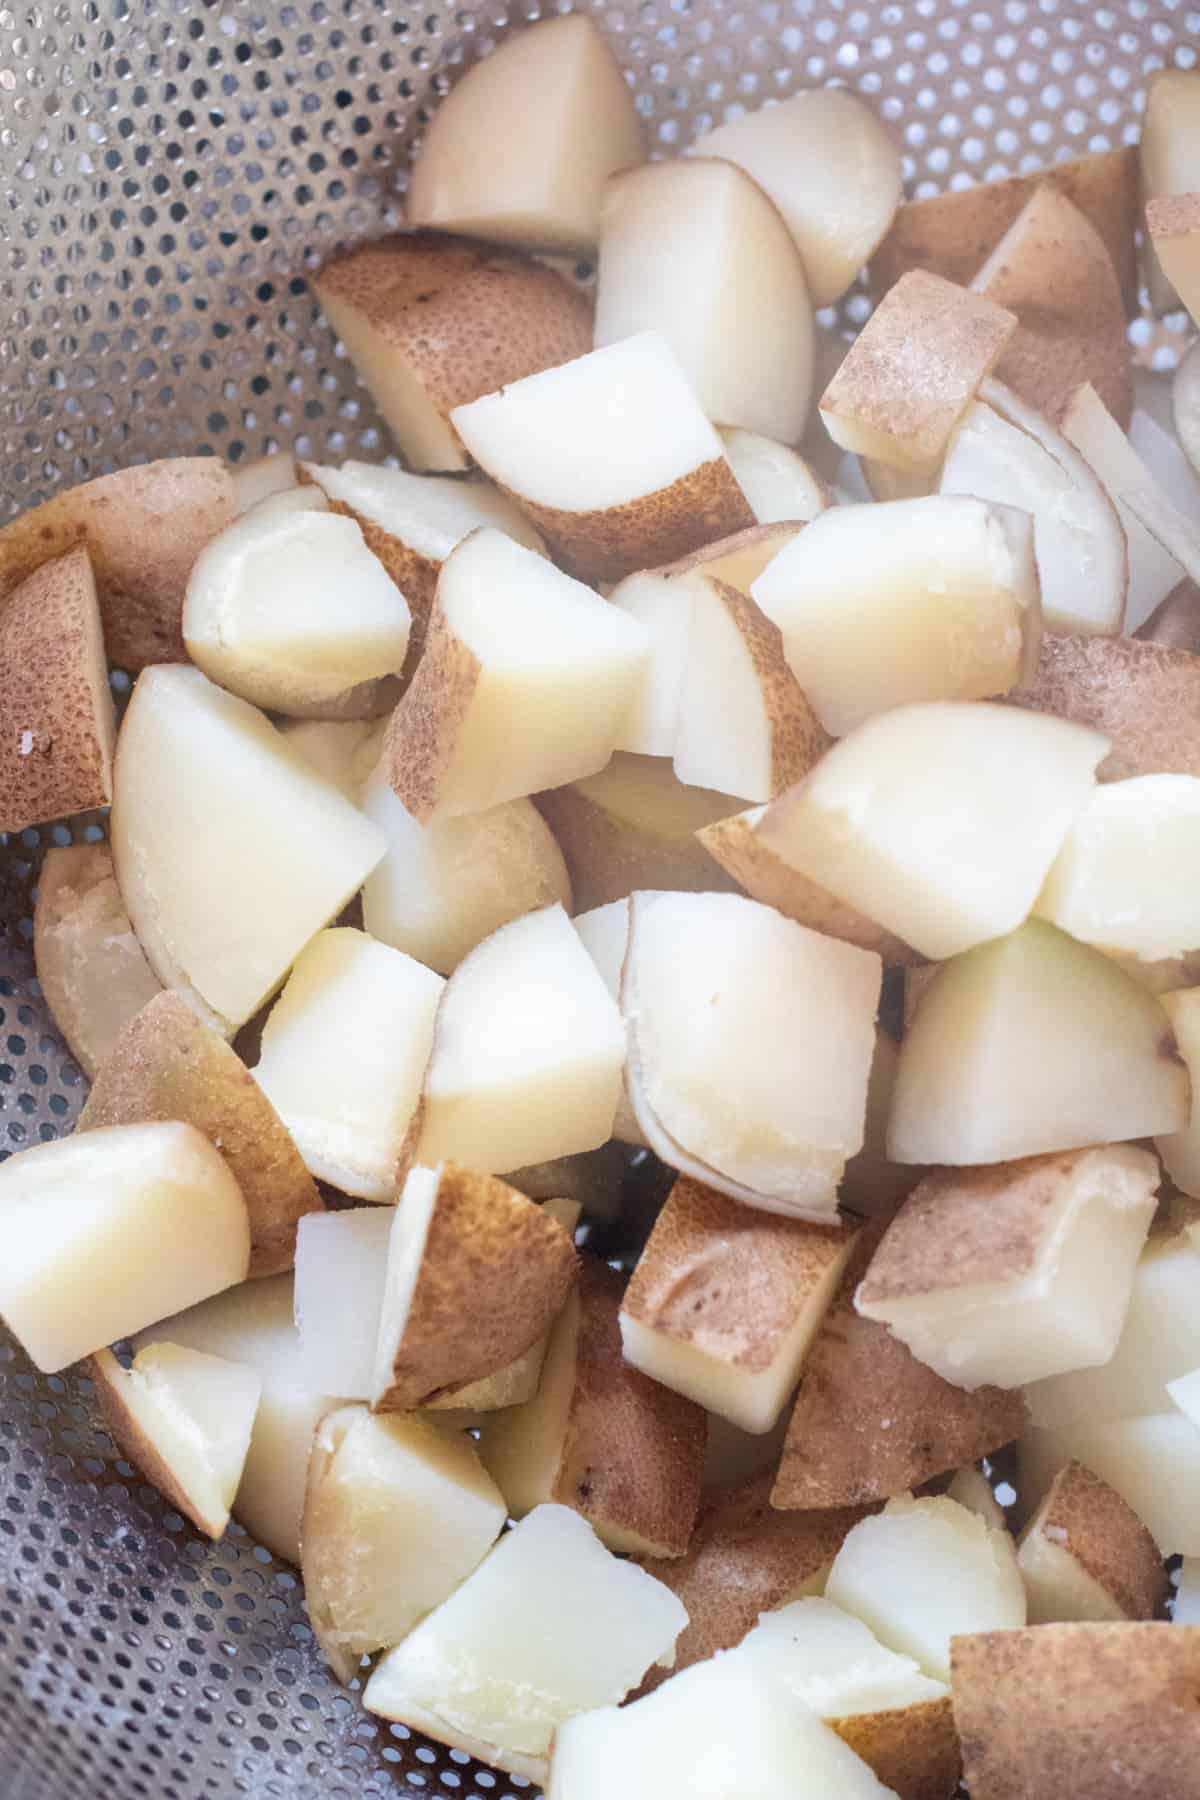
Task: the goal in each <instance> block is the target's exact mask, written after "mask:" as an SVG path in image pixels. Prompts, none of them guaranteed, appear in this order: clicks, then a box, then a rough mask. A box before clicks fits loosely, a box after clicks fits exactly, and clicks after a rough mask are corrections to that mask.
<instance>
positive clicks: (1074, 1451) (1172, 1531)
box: [1017, 1395, 1200, 1556]
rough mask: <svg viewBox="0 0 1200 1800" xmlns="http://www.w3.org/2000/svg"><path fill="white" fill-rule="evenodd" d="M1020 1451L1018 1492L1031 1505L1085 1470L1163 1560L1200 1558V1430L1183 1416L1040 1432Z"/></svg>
mask: <svg viewBox="0 0 1200 1800" xmlns="http://www.w3.org/2000/svg"><path fill="white" fill-rule="evenodd" d="M1167 1398H1168V1400H1169V1399H1170V1396H1169V1395H1168V1396H1167ZM1017 1449H1018V1456H1019V1463H1020V1471H1021V1474H1020V1486H1021V1492H1022V1494H1024V1495H1027V1496H1028V1497H1029V1498H1030V1499H1031V1500H1033V1499H1037V1498H1040V1497H1041V1496H1042V1495H1043V1494H1044V1493H1045V1492H1046V1490H1047V1489H1048V1487H1049V1485H1050V1483H1051V1481H1052V1479H1053V1477H1054V1476H1055V1475H1057V1474H1058V1472H1059V1470H1060V1469H1063V1468H1065V1467H1066V1465H1067V1464H1068V1463H1070V1462H1081V1463H1083V1464H1084V1465H1085V1466H1086V1467H1087V1468H1089V1469H1091V1471H1092V1472H1093V1474H1095V1475H1098V1476H1099V1477H1100V1479H1101V1480H1102V1481H1106V1482H1107V1483H1108V1485H1109V1487H1111V1488H1114V1489H1115V1490H1116V1492H1117V1493H1118V1494H1119V1495H1120V1496H1121V1498H1122V1500H1124V1501H1125V1503H1126V1505H1127V1506H1129V1507H1131V1508H1132V1510H1133V1511H1134V1512H1135V1513H1136V1514H1137V1516H1138V1518H1139V1519H1141V1521H1142V1522H1143V1524H1144V1525H1145V1527H1146V1529H1147V1531H1149V1532H1150V1534H1151V1536H1152V1537H1153V1538H1154V1541H1155V1543H1156V1544H1157V1545H1158V1548H1159V1551H1160V1553H1161V1554H1162V1555H1163V1556H1196V1555H1198V1554H1200V1528H1198V1526H1197V1517H1198V1513H1200V1429H1197V1427H1196V1425H1194V1424H1193V1423H1192V1421H1191V1420H1190V1419H1188V1418H1186V1417H1185V1415H1184V1414H1183V1412H1182V1411H1180V1410H1172V1411H1170V1412H1157V1413H1138V1414H1134V1415H1132V1416H1130V1417H1128V1418H1121V1419H1106V1420H1102V1421H1101V1422H1099V1423H1097V1424H1092V1423H1089V1422H1085V1423H1081V1424H1077V1425H1065V1426H1063V1427H1061V1428H1060V1429H1056V1430H1054V1431H1048V1430H1042V1429H1040V1428H1039V1429H1037V1430H1034V1431H1031V1432H1029V1433H1028V1434H1027V1436H1026V1437H1024V1438H1022V1440H1021V1442H1020V1443H1019V1445H1018V1446H1017Z"/></svg>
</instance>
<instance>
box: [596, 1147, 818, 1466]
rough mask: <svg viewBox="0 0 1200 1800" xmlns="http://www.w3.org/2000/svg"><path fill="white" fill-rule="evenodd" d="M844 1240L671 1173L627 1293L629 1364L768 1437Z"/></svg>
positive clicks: (624, 1331)
mask: <svg viewBox="0 0 1200 1800" xmlns="http://www.w3.org/2000/svg"><path fill="white" fill-rule="evenodd" d="M853 1245H854V1233H853V1232H852V1231H848V1230H846V1229H845V1227H844V1226H842V1225H839V1224H829V1225H812V1224H808V1223H806V1222H805V1221H804V1220H802V1219H785V1218H781V1217H778V1216H775V1215H772V1214H768V1213H763V1212H761V1211H759V1210H758V1209H757V1208H752V1207H746V1206H743V1205H742V1204H741V1203H740V1202H739V1201H737V1200H730V1199H729V1198H728V1197H727V1196H726V1195H724V1194H719V1193H717V1192H716V1191H715V1190H714V1189H713V1188H707V1187H704V1186H702V1185H701V1183H700V1182H698V1181H692V1180H689V1179H688V1177H686V1176H682V1175H681V1176H680V1177H679V1179H678V1180H677V1181H676V1183H675V1185H674V1187H673V1188H672V1189H671V1193H670V1195H669V1197H668V1199H667V1203H666V1205H665V1206H664V1208H663V1210H662V1212H661V1213H660V1214H659V1216H658V1219H657V1220H656V1222H655V1226H654V1229H653V1231H652V1232H651V1234H650V1239H649V1242H648V1243H647V1245H646V1247H645V1249H644V1250H643V1252H642V1254H641V1257H640V1258H639V1260H638V1264H637V1268H636V1269H635V1271H634V1274H633V1278H632V1280H631V1281H630V1283H629V1286H628V1287H627V1288H626V1290H625V1299H624V1302H623V1304H622V1307H621V1341H622V1344H623V1345H624V1350H625V1359H626V1361H627V1362H630V1363H632V1364H633V1366H634V1368H636V1369H641V1370H642V1372H643V1374H645V1375H649V1376H650V1377H651V1379H652V1380H654V1381H658V1382H661V1383H662V1385H663V1386H664V1387H669V1388H673V1389H674V1390H675V1392H676V1393H680V1394H686V1395H687V1396H688V1398H689V1399H691V1400H695V1401H697V1402H698V1404H699V1405H701V1406H703V1407H704V1408H705V1410H706V1411H707V1412H710V1413H714V1412H715V1413H720V1414H721V1415H722V1416H723V1417H724V1418H727V1419H730V1420H732V1421H733V1423H734V1424H736V1425H741V1426H742V1427H743V1428H744V1429H745V1430H747V1431H757V1432H765V1431H769V1430H770V1429H771V1427H772V1426H773V1425H774V1424H775V1422H776V1420H777V1419H778V1417H779V1414H780V1413H781V1412H782V1410H783V1407H784V1405H785V1403H786V1401H787V1398H788V1396H789V1395H790V1394H791V1392H792V1391H793V1389H794V1388H795V1385H796V1379H797V1376H798V1374H799V1371H800V1366H801V1364H802V1363H803V1361H804V1356H805V1352H806V1351H807V1349H808V1346H809V1344H810V1343H811V1342H812V1339H813V1336H814V1335H815V1333H816V1331H817V1328H818V1326H819V1325H820V1323H821V1320H822V1318H823V1317H824V1314H825V1310H826V1308H827V1307H828V1305H829V1303H830V1301H831V1300H832V1299H833V1296H834V1293H835V1292H836V1291H837V1286H838V1282H839V1280H840V1279H841V1275H842V1271H843V1269H844V1268H845V1265H846V1260H847V1258H848V1257H849V1255H850V1251H851V1249H852V1248H853Z"/></svg>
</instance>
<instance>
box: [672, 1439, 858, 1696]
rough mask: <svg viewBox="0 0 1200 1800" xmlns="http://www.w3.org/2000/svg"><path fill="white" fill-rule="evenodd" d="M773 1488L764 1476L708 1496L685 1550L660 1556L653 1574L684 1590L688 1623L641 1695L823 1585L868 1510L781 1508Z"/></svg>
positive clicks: (737, 1640) (681, 1592) (729, 1645)
mask: <svg viewBox="0 0 1200 1800" xmlns="http://www.w3.org/2000/svg"><path fill="white" fill-rule="evenodd" d="M770 1491H771V1476H770V1475H769V1474H765V1475H760V1476H758V1477H756V1478H755V1479H754V1480H752V1481H749V1482H746V1483H745V1484H744V1485H743V1486H741V1487H739V1488H737V1489H735V1490H734V1491H733V1492H731V1493H726V1494H723V1495H721V1496H719V1497H717V1498H715V1499H712V1500H708V1501H706V1502H705V1504H704V1505H703V1506H702V1507H701V1509H700V1512H699V1515H698V1517H697V1519H696V1529H695V1531H694V1532H693V1534H692V1541H691V1543H690V1544H689V1546H688V1548H687V1551H686V1552H685V1554H684V1555H683V1556H681V1557H678V1558H676V1559H674V1560H672V1561H670V1562H667V1561H655V1562H654V1564H653V1568H652V1573H654V1574H656V1575H657V1576H658V1578H659V1580H660V1581H662V1582H664V1583H665V1584H666V1586H667V1587H669V1588H670V1589H671V1592H672V1593H673V1594H678V1596H679V1598H680V1599H681V1600H682V1602H683V1604H684V1606H685V1607H686V1608H687V1615H688V1622H687V1625H686V1626H685V1627H684V1629H683V1631H682V1632H681V1633H680V1636H679V1642H678V1643H677V1644H676V1646H675V1661H674V1663H673V1664H672V1665H671V1668H670V1669H667V1668H663V1667H661V1666H659V1667H656V1668H653V1669H651V1670H650V1671H649V1673H648V1674H647V1676H646V1678H645V1680H644V1681H643V1683H642V1687H641V1691H642V1693H650V1692H651V1691H652V1690H653V1689H654V1688H656V1687H660V1686H661V1685H662V1683H663V1682H664V1681H665V1680H666V1679H667V1677H668V1675H670V1674H671V1673H672V1672H673V1671H674V1672H678V1671H680V1670H682V1669H687V1668H690V1667H691V1665H692V1664H693V1663H698V1662H702V1661H703V1660H704V1658H705V1657H708V1656H713V1655H715V1654H716V1653H717V1652H718V1651H720V1650H731V1649H733V1647H734V1645H735V1644H740V1643H741V1641H742V1639H743V1638H744V1637H745V1635H746V1633H747V1632H748V1631H751V1630H752V1629H753V1628H754V1626H755V1625H756V1624H757V1623H758V1620H759V1618H760V1616H762V1615H764V1614H765V1615H767V1616H768V1617H769V1616H770V1615H771V1614H772V1613H773V1611H774V1609H775V1608H776V1607H779V1606H785V1605H787V1603H788V1602H789V1601H792V1600H795V1599H797V1598H798V1597H799V1596H800V1595H802V1594H816V1593H819V1592H820V1591H821V1589H822V1588H823V1587H824V1585H825V1578H826V1576H827V1574H828V1572H829V1567H830V1564H831V1563H832V1561H833V1559H834V1557H835V1556H836V1554H837V1552H838V1550H839V1549H840V1547H841V1544H842V1541H843V1539H844V1538H845V1536H846V1533H847V1532H848V1531H849V1530H850V1528H851V1526H852V1525H856V1524H857V1523H858V1521H859V1519H861V1518H862V1517H863V1513H862V1509H861V1508H859V1507H843V1508H839V1509H835V1510H830V1511H827V1512H792V1513H783V1512H777V1511H776V1510H775V1508H774V1507H773V1506H772V1505H771V1504H770V1499H769V1496H770Z"/></svg>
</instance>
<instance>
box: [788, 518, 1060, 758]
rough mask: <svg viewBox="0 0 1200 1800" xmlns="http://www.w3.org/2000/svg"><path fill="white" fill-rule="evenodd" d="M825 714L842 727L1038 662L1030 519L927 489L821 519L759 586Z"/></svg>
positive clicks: (1004, 679) (837, 729) (980, 685)
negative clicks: (917, 496) (920, 494)
mask: <svg viewBox="0 0 1200 1800" xmlns="http://www.w3.org/2000/svg"><path fill="white" fill-rule="evenodd" d="M753 597H754V599H755V601H756V602H757V603H758V605H759V606H761V607H762V609H763V611H764V612H765V613H766V615H767V617H768V618H769V619H771V620H773V621H774V623H775V624H776V625H777V626H778V627H779V629H780V631H781V632H782V634H783V650H784V655H785V656H786V658H787V662H788V665H789V667H790V669H791V671H792V674H793V675H794V676H795V678H796V680H797V682H798V683H799V684H800V686H801V687H802V688H803V690H804V692H805V694H806V695H807V696H808V699H809V701H810V702H811V704H812V706H813V708H814V710H815V712H816V714H817V716H818V718H819V719H820V721H821V724H822V725H823V726H824V727H825V729H826V730H827V731H828V732H831V733H833V734H834V735H835V736H838V737H844V736H845V735H846V733H847V732H849V731H852V730H854V728H855V727H856V726H857V725H861V724H862V723H863V722H864V721H865V720H866V719H868V718H871V717H872V716H873V715H874V714H876V713H880V712H885V711H888V710H890V709H891V708H892V707H895V706H900V705H903V704H905V703H908V702H912V701H923V700H924V701H928V700H983V699H987V698H988V697H989V696H991V695H994V694H1001V693H1004V692H1005V691H1006V690H1007V689H1008V688H1011V687H1013V686H1015V685H1016V684H1017V683H1018V682H1019V681H1021V680H1022V679H1026V678H1027V677H1028V676H1029V675H1030V674H1032V672H1033V670H1034V669H1035V668H1036V667H1037V655H1038V648H1039V645H1040V643H1041V624H1042V620H1041V597H1040V591H1039V586H1038V575H1037V565H1036V562H1035V560H1034V554H1033V531H1032V522H1031V520H1030V518H1029V516H1028V515H1027V514H1024V513H1019V512H1017V511H1016V510H1015V509H1014V508H1012V507H1008V506H989V505H987V504H985V503H984V502H982V501H978V500H971V499H968V498H966V497H965V496H956V497H954V498H947V497H943V496H940V495H930V496H929V497H927V498H925V499H920V500H897V501H892V502H884V503H879V502H876V503H875V504H874V505H872V506H869V507H862V506H836V507H831V508H830V509H829V511H828V512H827V513H824V514H822V516H821V517H820V518H818V519H815V520H814V521H813V522H812V524H811V525H809V526H808V528H807V529H806V530H805V531H803V532H802V533H801V534H800V536H799V537H797V538H796V539H795V540H794V541H793V542H792V543H791V544H790V545H788V547H787V548H786V549H785V550H783V551H781V552H780V554H779V555H778V556H777V557H776V558H775V559H774V561H773V562H772V563H771V564H770V565H769V567H768V568H767V569H766V571H765V572H764V573H763V574H762V575H760V576H759V578H758V580H757V581H756V582H755V583H754V588H753Z"/></svg>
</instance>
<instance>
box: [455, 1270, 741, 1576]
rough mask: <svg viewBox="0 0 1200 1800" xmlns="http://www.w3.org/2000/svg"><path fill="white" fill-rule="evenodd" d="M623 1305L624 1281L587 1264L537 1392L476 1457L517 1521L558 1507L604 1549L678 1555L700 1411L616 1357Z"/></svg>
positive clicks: (699, 1461)
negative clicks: (579, 1519)
mask: <svg viewBox="0 0 1200 1800" xmlns="http://www.w3.org/2000/svg"><path fill="white" fill-rule="evenodd" d="M620 1306H621V1282H620V1279H619V1277H618V1276H617V1275H616V1274H615V1273H614V1272H613V1271H612V1270H611V1269H609V1268H607V1267H605V1265H604V1264H602V1263H599V1262H597V1261H596V1260H595V1259H594V1258H586V1259H585V1260H584V1262H583V1265H582V1268H581V1271H580V1281H579V1288H578V1291H577V1293H575V1294H572V1295H571V1297H570V1298H569V1299H568V1301H567V1304H566V1306H565V1307H564V1308H563V1311H562V1312H561V1313H560V1314H559V1317H558V1319H557V1321H556V1323H555V1325H554V1328H553V1330H552V1332H551V1334H550V1343H549V1347H548V1349H547V1351H546V1360H545V1362H544V1364H543V1366H542V1378H541V1383H540V1385H539V1387H538V1391H537V1394H536V1395H535V1397H534V1398H533V1399H532V1400H530V1401H529V1402H528V1403H527V1404H526V1405H525V1406H519V1407H512V1408H511V1409H510V1410H509V1411H507V1412H505V1413H497V1414H494V1415H493V1417H492V1418H491V1419H490V1420H488V1421H487V1422H486V1424H485V1426H484V1430H483V1435H482V1438H481V1440H480V1446H479V1448H480V1454H481V1455H482V1457H483V1461H484V1466H485V1468H486V1469H487V1470H488V1472H489V1474H490V1475H491V1476H492V1477H493V1479H494V1480H495V1482H496V1484H497V1485H498V1487H499V1488H500V1491H501V1492H502V1493H503V1495H504V1498H505V1500H506V1501H507V1503H508V1507H509V1511H510V1512H511V1513H512V1515H513V1517H514V1518H522V1517H523V1516H524V1515H525V1514H526V1513H528V1512H531V1511H532V1510H533V1509H534V1507H536V1506H540V1505H541V1504H542V1503H543V1502H544V1501H558V1502H561V1504H563V1505H564V1506H570V1507H573V1508H574V1509H575V1511H576V1512H579V1513H582V1515H583V1517H584V1518H585V1519H587V1520H588V1521H589V1523H590V1524H591V1525H592V1526H593V1527H594V1529H595V1530H596V1532H597V1534H598V1535H599V1537H600V1538H601V1539H602V1540H603V1542H604V1543H606V1544H607V1545H608V1547H609V1548H610V1549H611V1550H619V1551H623V1552H628V1553H630V1554H632V1555H640V1556H651V1557H654V1558H656V1559H657V1558H659V1557H676V1556H682V1555H683V1554H684V1553H685V1551H686V1550H687V1547H688V1543H689V1541H690V1539H691V1534H692V1528H693V1526H694V1524H695V1520H696V1513H697V1511H698V1509H699V1505H700V1482H701V1476H702V1472H703V1468H704V1439H705V1428H706V1422H705V1415H704V1413H703V1412H702V1410H701V1409H700V1407H698V1406H695V1405H693V1403H692V1402H691V1401H690V1400H686V1399H684V1398H683V1396H682V1395H680V1394H675V1393H672V1392H671V1390H670V1389H669V1388H665V1387H661V1386H660V1385H659V1384H658V1382H656V1381H651V1380H650V1379H649V1378H648V1377H647V1376H645V1375H643V1374H642V1373H641V1372H640V1370H638V1369H634V1368H631V1367H630V1365H629V1364H628V1363H626V1362H625V1361H624V1360H623V1357H622V1354H621V1331H620V1325H619V1321H618V1315H619V1312H620Z"/></svg>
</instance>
